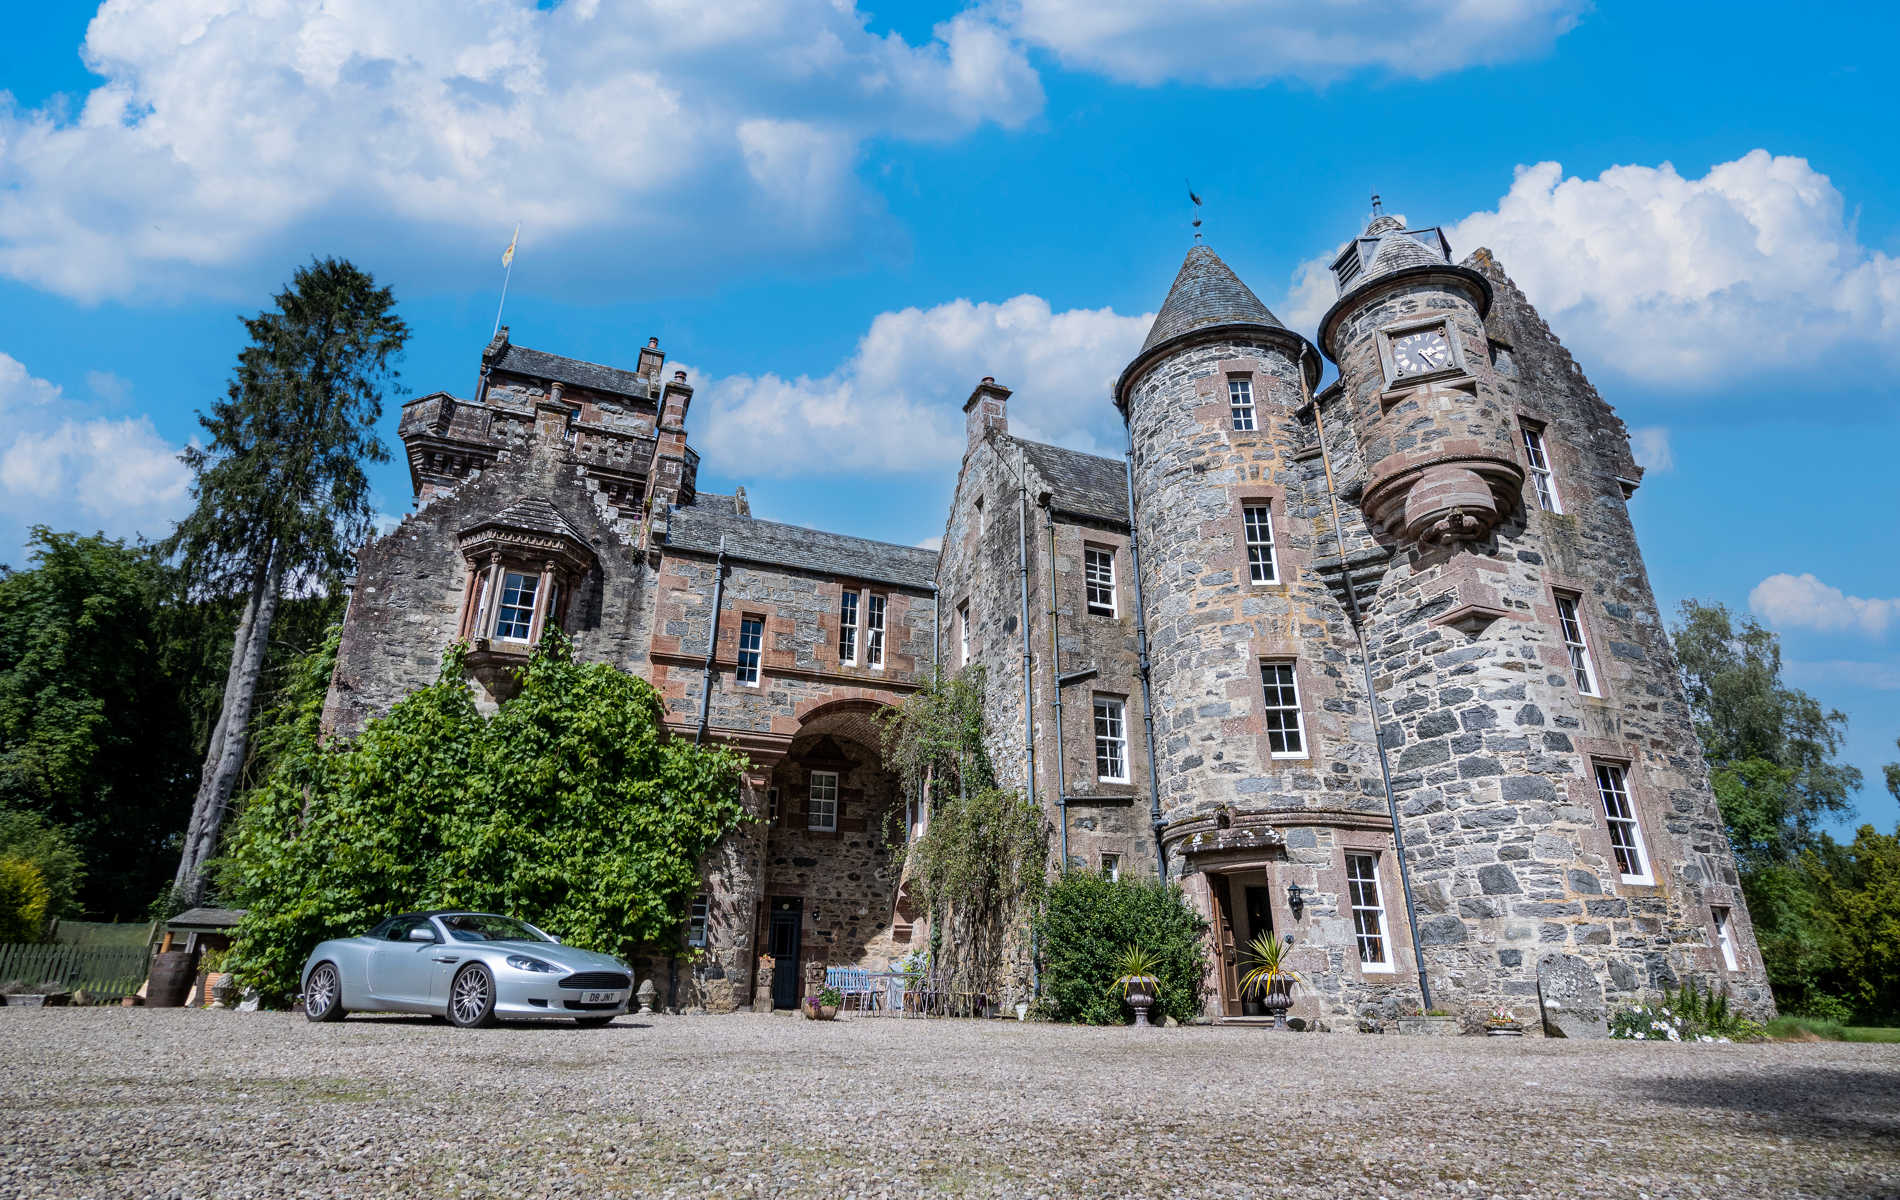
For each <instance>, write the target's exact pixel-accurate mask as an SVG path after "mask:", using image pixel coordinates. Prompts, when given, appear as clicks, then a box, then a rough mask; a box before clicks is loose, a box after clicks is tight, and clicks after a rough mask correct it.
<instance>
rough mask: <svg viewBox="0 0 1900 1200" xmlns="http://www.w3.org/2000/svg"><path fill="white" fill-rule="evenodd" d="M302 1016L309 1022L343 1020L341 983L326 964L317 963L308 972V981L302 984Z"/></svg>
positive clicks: (331, 967) (334, 970) (332, 967)
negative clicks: (314, 967)
mask: <svg viewBox="0 0 1900 1200" xmlns="http://www.w3.org/2000/svg"><path fill="white" fill-rule="evenodd" d="M303 1015H304V1017H305V1018H306V1019H308V1020H311V1021H340V1020H342V1019H343V981H342V980H341V979H340V978H338V976H337V973H336V968H335V967H334V966H331V965H330V964H329V963H327V962H326V963H318V964H317V969H316V970H314V971H312V972H310V981H309V982H308V983H306V984H304V989H303Z"/></svg>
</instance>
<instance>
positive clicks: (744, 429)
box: [695, 295, 1154, 475]
mask: <svg viewBox="0 0 1900 1200" xmlns="http://www.w3.org/2000/svg"><path fill="white" fill-rule="evenodd" d="M1153 320H1154V317H1153V314H1146V315H1141V316H1121V315H1119V314H1117V313H1115V312H1114V311H1113V310H1112V309H1106V308H1101V309H1070V310H1068V311H1066V312H1053V311H1051V309H1050V307H1049V302H1048V301H1047V300H1044V299H1042V298H1041V297H1040V296H1028V295H1024V296H1017V297H1015V298H1014V299H1011V300H1005V301H1003V302H1001V303H992V302H988V301H985V302H981V303H974V302H972V301H969V300H953V301H950V302H949V303H946V304H939V305H937V306H936V307H934V308H929V309H920V308H906V309H903V310H902V311H899V312H886V313H880V314H879V315H878V316H877V317H876V318H875V319H874V320H873V321H872V322H871V326H870V328H869V330H867V331H866V332H865V334H864V336H863V337H862V338H860V339H859V341H858V344H857V348H856V350H855V351H854V352H853V354H852V355H851V357H850V358H848V359H847V360H845V361H844V362H842V363H840V364H839V365H838V366H837V367H836V368H834V369H833V370H831V371H829V372H827V373H826V374H824V375H822V376H819V377H817V378H813V377H810V376H805V375H801V376H798V377H797V378H795V379H786V378H783V377H781V376H778V375H773V374H767V375H762V376H756V377H755V376H749V375H732V376H726V377H723V378H720V377H713V378H710V379H708V380H706V381H705V382H703V383H702V384H701V385H700V387H699V390H698V398H697V399H696V400H695V407H696V408H700V411H706V416H705V417H704V418H703V419H701V420H698V421H696V422H695V424H696V427H697V428H698V429H699V430H702V431H703V432H701V433H699V434H697V435H696V437H698V438H699V439H700V441H701V442H702V443H703V449H704V450H705V451H706V453H707V454H708V456H709V457H712V458H714V459H715V460H716V461H720V462H726V463H735V464H737V463H744V464H746V469H747V470H749V471H751V472H753V473H756V474H764V475H810V474H834V473H835V474H846V473H861V472H879V473H894V472H904V471H922V470H927V469H937V468H941V467H944V466H948V465H954V464H955V463H956V462H957V460H958V459H959V458H960V457H961V456H962V453H963V444H964V433H963V429H964V423H963V411H962V406H963V402H964V401H965V400H966V399H968V398H969V395H970V391H971V389H972V388H974V387H975V386H976V384H977V381H978V380H980V379H981V378H982V377H983V376H985V375H990V376H994V377H995V378H996V380H997V382H999V383H1001V384H1003V385H1004V386H1005V387H1009V388H1012V389H1014V391H1015V394H1014V395H1013V396H1012V397H1011V398H1010V401H1009V424H1010V430H1011V432H1013V433H1017V434H1020V435H1022V436H1024V437H1029V438H1033V439H1036V440H1039V441H1048V442H1056V443H1058V444H1061V445H1065V446H1070V447H1073V448H1075V449H1078V450H1086V451H1092V452H1096V453H1106V454H1120V453H1121V442H1122V437H1123V435H1122V432H1121V418H1120V417H1119V416H1118V415H1116V413H1115V409H1114V405H1113V404H1112V403H1111V401H1110V399H1109V388H1110V387H1111V386H1112V385H1113V383H1114V380H1115V376H1116V374H1117V373H1118V372H1119V371H1120V370H1121V369H1122V368H1123V367H1124V366H1126V365H1127V363H1128V360H1129V359H1130V358H1132V357H1133V356H1134V353H1135V351H1136V350H1137V349H1139V348H1140V346H1141V339H1142V338H1143V337H1144V336H1145V335H1146V334H1147V331H1148V326H1149V324H1150V323H1151V322H1152V321H1153ZM702 406H703V407H702ZM707 410H709V411H707Z"/></svg>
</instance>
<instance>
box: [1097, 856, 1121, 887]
mask: <svg viewBox="0 0 1900 1200" xmlns="http://www.w3.org/2000/svg"><path fill="white" fill-rule="evenodd" d="M1102 875H1103V876H1104V877H1105V878H1106V879H1107V880H1108V881H1109V882H1110V883H1113V882H1115V881H1116V880H1118V879H1120V878H1121V877H1122V856H1121V855H1119V854H1108V853H1104V854H1103V855H1102Z"/></svg>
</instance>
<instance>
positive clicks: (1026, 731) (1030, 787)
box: [1016, 478, 1067, 868]
mask: <svg viewBox="0 0 1900 1200" xmlns="http://www.w3.org/2000/svg"><path fill="white" fill-rule="evenodd" d="M1016 574H1017V582H1018V588H1019V590H1020V591H1021V592H1022V608H1023V611H1022V623H1023V628H1022V635H1023V756H1024V759H1025V760H1026V761H1027V763H1028V768H1029V774H1028V776H1027V777H1026V780H1025V783H1024V787H1025V790H1026V791H1027V793H1028V795H1029V803H1030V806H1031V807H1032V808H1033V807H1034V806H1035V803H1036V700H1035V679H1034V678H1033V677H1032V676H1031V675H1030V667H1031V664H1032V661H1033V660H1032V658H1031V656H1030V651H1029V481H1028V480H1027V479H1026V478H1025V479H1022V480H1020V481H1019V482H1018V484H1017V498H1016ZM1064 866H1065V868H1066V866H1067V864H1066V863H1065V864H1064Z"/></svg>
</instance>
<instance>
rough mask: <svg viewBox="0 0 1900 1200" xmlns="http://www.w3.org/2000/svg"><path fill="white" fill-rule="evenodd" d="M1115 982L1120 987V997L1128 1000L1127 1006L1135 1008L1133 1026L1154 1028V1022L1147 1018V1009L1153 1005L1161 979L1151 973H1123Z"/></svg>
mask: <svg viewBox="0 0 1900 1200" xmlns="http://www.w3.org/2000/svg"><path fill="white" fill-rule="evenodd" d="M1115 982H1116V983H1117V984H1119V985H1120V986H1121V987H1122V989H1123V991H1122V997H1123V999H1125V1000H1127V1001H1128V1007H1130V1008H1132V1009H1134V1010H1135V1028H1136V1029H1152V1028H1154V1023H1153V1022H1151V1021H1149V1020H1148V1010H1149V1009H1151V1008H1153V1007H1154V1004H1155V989H1156V988H1158V987H1159V986H1160V985H1161V980H1160V979H1158V978H1156V977H1155V976H1153V975H1124V976H1122V977H1121V978H1120V979H1117V980H1116V981H1115Z"/></svg>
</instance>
